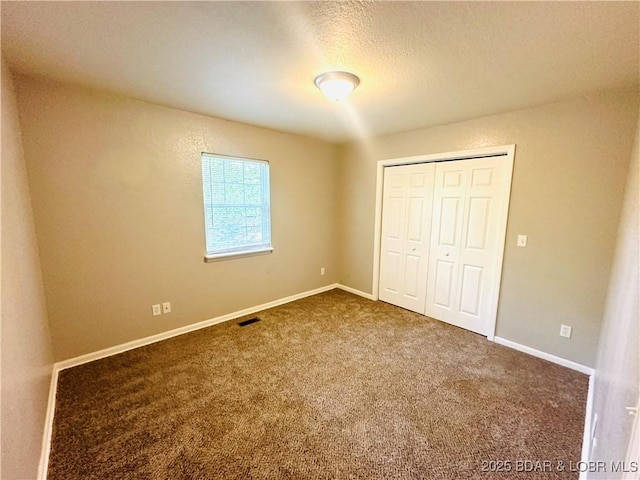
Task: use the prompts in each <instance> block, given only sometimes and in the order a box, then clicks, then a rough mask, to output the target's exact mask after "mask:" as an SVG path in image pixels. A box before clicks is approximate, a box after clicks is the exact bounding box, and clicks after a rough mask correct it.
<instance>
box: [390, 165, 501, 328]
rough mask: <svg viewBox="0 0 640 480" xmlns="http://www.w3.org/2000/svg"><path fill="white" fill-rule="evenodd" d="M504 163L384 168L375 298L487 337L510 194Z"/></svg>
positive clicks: (494, 306) (492, 323) (492, 320)
mask: <svg viewBox="0 0 640 480" xmlns="http://www.w3.org/2000/svg"><path fill="white" fill-rule="evenodd" d="M505 157H506V156H505V155H498V156H486V157H481V158H470V159H464V160H453V161H442V162H430V163H415V164H410V165H397V166H386V167H385V168H384V181H383V191H382V219H381V236H380V274H379V283H378V285H379V291H378V298H379V299H380V300H382V301H385V302H388V303H391V304H394V305H397V306H400V307H403V308H406V309H408V310H412V311H414V312H418V313H421V314H423V315H427V316H429V317H432V318H435V319H438V320H442V321H445V322H447V323H450V324H453V325H456V326H459V327H462V328H465V329H467V330H471V331H473V332H476V333H480V334H482V335H488V334H489V332H490V330H491V329H492V327H493V325H494V323H495V314H496V309H497V302H498V294H499V287H500V284H499V280H500V274H501V269H502V254H503V249H504V239H505V233H506V218H507V213H508V206H509V194H510V188H511V171H512V163H510V162H509V161H507V159H506V158H505Z"/></svg>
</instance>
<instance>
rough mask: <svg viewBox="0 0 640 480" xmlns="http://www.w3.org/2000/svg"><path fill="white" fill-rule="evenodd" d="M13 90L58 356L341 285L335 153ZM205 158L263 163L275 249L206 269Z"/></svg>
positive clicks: (243, 129) (116, 100)
mask: <svg viewBox="0 0 640 480" xmlns="http://www.w3.org/2000/svg"><path fill="white" fill-rule="evenodd" d="M16 84H17V89H18V105H19V111H20V114H21V121H22V129H23V135H24V147H25V156H26V160H27V166H28V172H29V180H30V185H31V194H32V202H33V208H34V215H35V221H36V232H37V235H38V240H39V244H40V255H41V260H42V265H43V272H44V284H45V292H46V297H47V303H48V309H49V318H50V323H51V327H52V335H53V342H54V353H55V358H56V360H62V359H67V358H70V357H74V356H77V355H80V354H85V353H88V352H94V351H96V350H100V349H103V348H106V347H111V346H114V345H118V344H121V343H124V342H127V341H131V340H135V339H140V338H143V337H146V336H149V335H153V334H157V333H160V332H164V331H166V330H170V329H173V328H177V327H180V326H184V325H188V324H192V323H195V322H199V321H202V320H207V319H210V318H213V317H216V316H219V315H222V314H227V313H231V312H234V311H237V310H240V309H244V308H247V307H252V306H255V305H259V304H262V303H265V302H268V301H272V300H276V299H279V298H282V297H286V296H289V295H293V294H297V293H300V292H304V291H307V290H311V289H314V288H318V287H321V286H324V285H328V284H331V283H335V282H336V281H337V279H338V271H337V262H336V255H335V254H334V250H335V245H336V242H337V238H336V226H335V221H334V216H335V211H336V208H337V207H336V198H337V193H336V191H337V187H336V174H337V163H338V160H337V156H336V147H335V146H333V145H331V144H328V143H325V142H322V141H319V140H314V139H310V138H305V137H300V136H296V135H291V134H285V133H280V132H276V131H272V130H267V129H263V128H258V127H252V126H248V125H243V124H238V123H234V122H229V121H224V120H219V119H214V118H210V117H206V116H202V115H196V114H192V113H187V112H183V111H179V110H173V109H169V108H164V107H160V106H156V105H151V104H147V103H143V102H139V101H134V100H130V99H126V98H123V97H118V96H114V95H108V94H104V93H99V92H94V91H90V90H85V89H80V88H75V87H71V86H65V85H61V84H54V83H46V82H43V81H40V80H37V79H31V78H26V77H18V78H17V80H16ZM201 151H207V152H214V153H221V154H226V155H237V156H243V157H251V158H258V159H264V160H269V161H270V165H271V167H270V174H271V205H272V240H273V245H274V247H275V251H274V253H273V254H271V255H264V256H257V257H251V258H241V259H234V260H227V261H223V262H216V263H204V261H203V257H204V226H203V217H204V214H203V205H202V185H201V164H200V152H201ZM321 267H325V268H326V275H325V276H323V277H321V276H320V268H321ZM161 302H171V304H172V308H173V311H172V313H170V314H166V315H161V316H159V317H153V316H152V315H151V305H152V304H156V303H161Z"/></svg>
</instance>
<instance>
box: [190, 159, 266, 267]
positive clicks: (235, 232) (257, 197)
mask: <svg viewBox="0 0 640 480" xmlns="http://www.w3.org/2000/svg"><path fill="white" fill-rule="evenodd" d="M202 185H203V193H204V218H205V238H206V251H207V255H206V256H207V258H213V257H224V256H232V255H234V256H235V255H241V254H243V253H247V254H251V253H256V252H260V251H271V250H272V247H271V208H270V192H269V163H268V162H265V161H263V160H249V159H244V158H234V157H226V156H222V155H214V154H208V153H203V154H202Z"/></svg>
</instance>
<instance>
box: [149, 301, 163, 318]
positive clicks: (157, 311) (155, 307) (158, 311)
mask: <svg viewBox="0 0 640 480" xmlns="http://www.w3.org/2000/svg"><path fill="white" fill-rule="evenodd" d="M151 309H152V311H153V316H154V317H157V316H158V315H160V314H162V307H161V306H160V304H159V303H158V304H156V305H153V306H152V307H151Z"/></svg>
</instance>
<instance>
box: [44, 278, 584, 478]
mask: <svg viewBox="0 0 640 480" xmlns="http://www.w3.org/2000/svg"><path fill="white" fill-rule="evenodd" d="M258 315H259V317H260V318H261V319H262V321H261V322H259V323H254V324H252V325H249V326H246V327H239V326H238V325H237V322H236V321H232V322H227V323H224V324H220V325H216V326H213V327H209V328H206V329H203V330H199V331H197V332H193V333H190V334H186V335H183V336H180V337H176V338H172V339H169V340H166V341H163V342H161V343H157V344H154V345H149V346H147V347H143V348H139V349H136V350H133V351H130V352H126V353H123V354H120V355H116V356H113V357H110V358H106V359H102V360H98V361H95V362H92V363H89V364H86V365H82V366H78V367H75V368H72V369H69V370H65V371H63V372H61V375H60V379H59V384H58V394H57V404H56V415H55V422H54V429H53V440H52V442H53V444H52V452H51V457H50V465H49V478H50V479H65V480H69V479H76V478H82V479H118V478H144V479H165V478H167V479H218V478H219V479H247V478H256V479H266V478H270V479H271V478H274V479H277V478H291V479H347V478H362V479H382V478H385V479H386V478H397V479H417V478H424V479H455V478H473V479H475V478H480V479H483V478H486V479H489V478H514V477H516V478H527V479H529V478H577V474H576V473H575V472H567V471H565V472H558V471H557V468H556V467H557V466H558V463H557V462H558V461H562V462H564V465H566V466H568V465H569V462H573V463H574V464H575V463H576V462H578V461H579V459H580V448H581V441H582V429H583V424H584V409H585V399H586V392H587V383H588V378H587V377H586V376H585V375H582V374H580V373H577V372H574V371H571V370H568V369H566V368H563V367H560V366H558V365H554V364H552V363H548V362H546V361H543V360H540V359H537V358H534V357H531V356H528V355H525V354H523V353H519V352H516V351H513V350H510V349H508V348H505V347H502V346H499V345H496V344H494V343H491V342H488V341H487V340H486V338H484V337H481V336H479V335H475V334H473V333H470V332H467V331H465V330H461V329H459V328H456V327H452V326H450V325H447V324H444V323H441V322H438V321H435V320H431V319H429V318H426V317H423V316H421V315H418V314H414V313H411V312H408V311H405V310H402V309H400V308H396V307H393V306H390V305H387V304H384V303H381V302H371V301H368V300H365V299H362V298H360V297H357V296H354V295H351V294H349V293H345V292H342V291H339V290H333V291H331V292H327V293H323V294H320V295H316V296H314V297H309V298H306V299H303V300H299V301H296V302H293V303H289V304H286V305H283V306H280V307H276V308H273V309H270V310H266V311H264V312H261V313H259V314H258ZM519 460H520V461H523V460H529V461H534V462H535V461H540V462H542V461H551V462H553V463H552V465H553V471H552V472H547V473H529V474H522V473H519V474H518V473H516V472H515V470H516V469H517V464H516V463H515V462H516V461H519ZM490 461H507V462H512V463H505V464H503V466H506V468H511V472H509V473H503V474H497V473H495V472H491V471H489V472H483V466H484V467H487V466H488V467H491V466H493V467H495V464H487V463H486V462H490ZM538 465H539V466H541V464H538ZM541 468H542V467H541ZM545 468H546V467H545ZM485 470H486V468H485Z"/></svg>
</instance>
